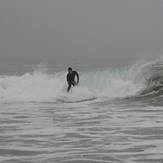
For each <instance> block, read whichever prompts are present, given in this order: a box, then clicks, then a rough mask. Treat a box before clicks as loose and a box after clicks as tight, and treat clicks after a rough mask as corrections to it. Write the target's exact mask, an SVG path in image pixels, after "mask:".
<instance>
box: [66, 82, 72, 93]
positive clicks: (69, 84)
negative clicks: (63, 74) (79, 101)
mask: <svg viewBox="0 0 163 163" xmlns="http://www.w3.org/2000/svg"><path fill="white" fill-rule="evenodd" d="M70 88H71V83H68V88H67V92H69V90H70Z"/></svg>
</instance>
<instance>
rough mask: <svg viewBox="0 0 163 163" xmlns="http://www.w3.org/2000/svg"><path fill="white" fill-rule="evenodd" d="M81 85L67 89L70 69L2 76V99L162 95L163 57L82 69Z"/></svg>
mask: <svg viewBox="0 0 163 163" xmlns="http://www.w3.org/2000/svg"><path fill="white" fill-rule="evenodd" d="M79 74H80V84H79V86H77V87H74V88H72V89H71V91H70V93H67V92H66V89H67V83H66V75H67V72H58V73H56V74H47V73H46V72H42V71H39V70H36V71H35V72H33V73H26V74H24V75H22V76H0V101H4V102H6V101H28V102H30V101H35V102H78V101H85V100H92V99H99V100H100V99H105V100H106V99H107V100H112V99H115V98H121V99H125V98H131V99H140V98H146V99H147V98H148V99H153V98H161V97H162V94H163V91H162V90H163V89H162V88H163V62H162V60H161V59H159V60H157V61H154V62H150V63H146V64H136V65H133V66H127V67H122V68H105V69H97V70H91V71H83V72H80V71H79Z"/></svg>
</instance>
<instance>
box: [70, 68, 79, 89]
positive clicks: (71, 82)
mask: <svg viewBox="0 0 163 163" xmlns="http://www.w3.org/2000/svg"><path fill="white" fill-rule="evenodd" d="M75 75H77V81H78V82H79V74H78V73H77V72H76V71H72V74H70V73H68V74H67V83H68V88H67V92H68V91H69V90H70V88H71V85H73V86H74V85H75V84H74V79H75Z"/></svg>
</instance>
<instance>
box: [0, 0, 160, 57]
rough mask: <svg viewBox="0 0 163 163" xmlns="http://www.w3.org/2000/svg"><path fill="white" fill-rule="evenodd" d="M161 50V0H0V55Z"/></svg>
mask: <svg viewBox="0 0 163 163" xmlns="http://www.w3.org/2000/svg"><path fill="white" fill-rule="evenodd" d="M162 53H163V1H162V0H0V57H1V58H11V57H12V58H13V57H17V58H19V57H25V58H31V57H33V58H37V57H39V58H55V57H56V58H59V57H75V58H83V57H89V58H90V57H104V58H106V57H120V58H121V57H150V56H158V55H160V54H162Z"/></svg>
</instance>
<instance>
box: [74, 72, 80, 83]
mask: <svg viewBox="0 0 163 163" xmlns="http://www.w3.org/2000/svg"><path fill="white" fill-rule="evenodd" d="M75 74H76V76H77V83H79V74H78V73H77V72H76V73H75Z"/></svg>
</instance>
